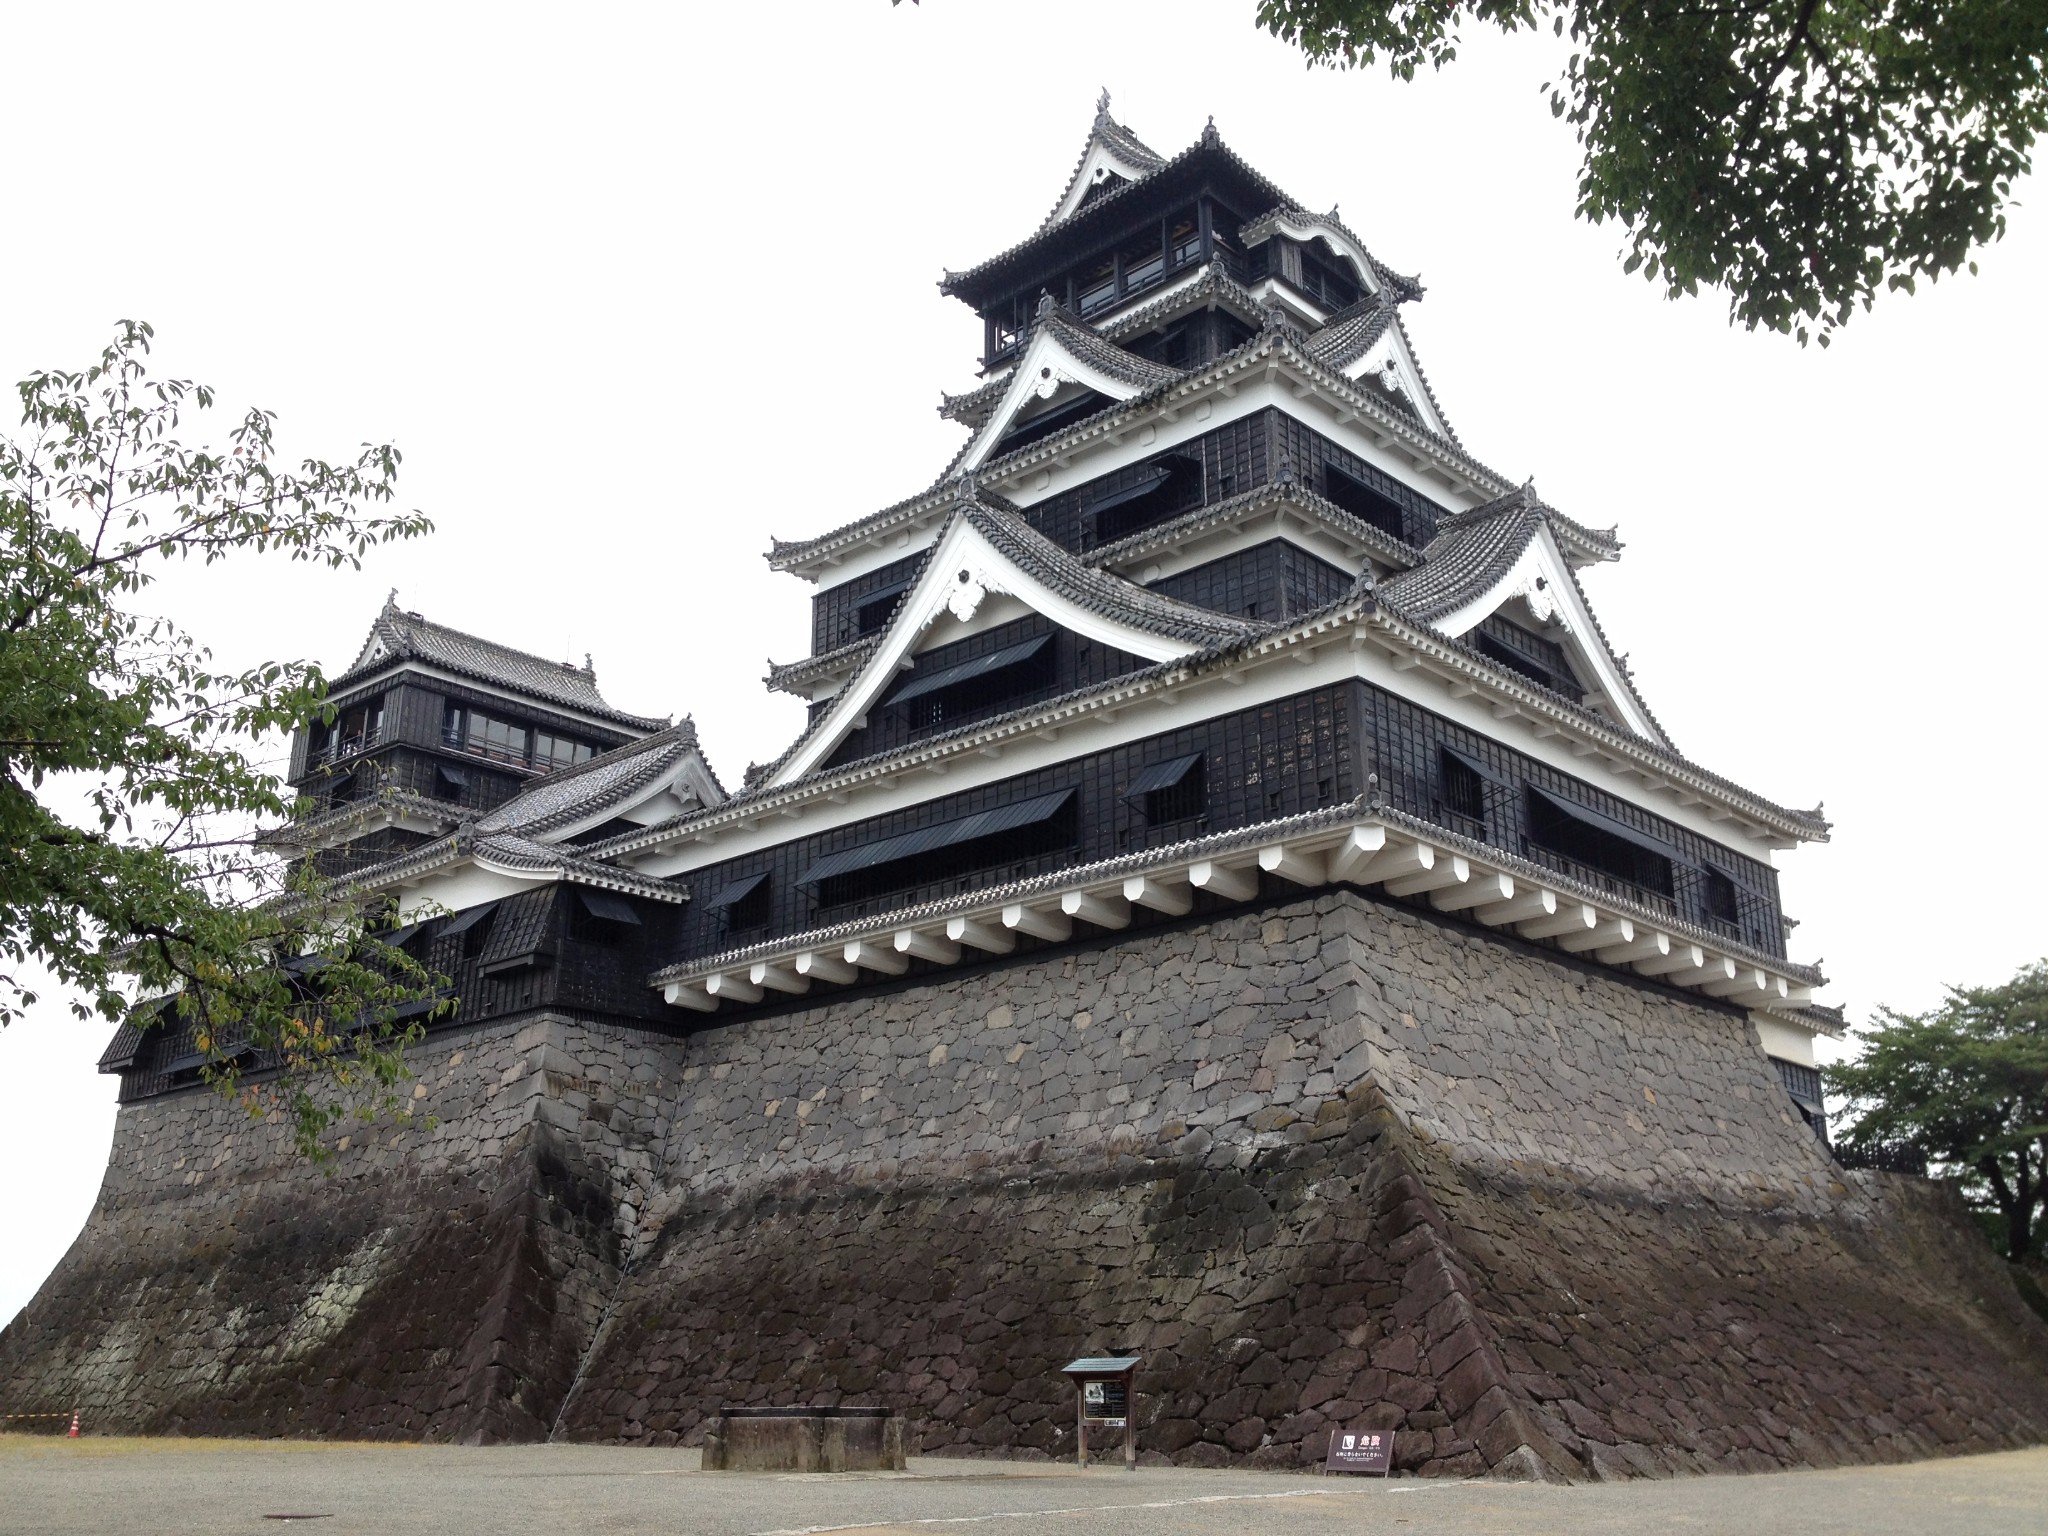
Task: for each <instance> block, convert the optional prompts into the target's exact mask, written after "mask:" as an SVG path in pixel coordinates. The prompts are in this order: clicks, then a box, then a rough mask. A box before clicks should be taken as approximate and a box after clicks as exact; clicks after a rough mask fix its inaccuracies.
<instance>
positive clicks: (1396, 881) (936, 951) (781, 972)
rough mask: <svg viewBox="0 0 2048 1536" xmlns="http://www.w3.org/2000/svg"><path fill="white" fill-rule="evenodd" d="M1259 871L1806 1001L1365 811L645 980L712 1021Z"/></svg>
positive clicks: (1785, 987) (1779, 999)
mask: <svg viewBox="0 0 2048 1536" xmlns="http://www.w3.org/2000/svg"><path fill="white" fill-rule="evenodd" d="M1261 873H1264V874H1269V875H1275V876H1278V877H1279V878H1280V879H1283V880H1286V881H1289V882H1290V883H1292V884H1294V885H1298V886H1302V887H1305V888H1310V889H1313V888H1316V887H1321V886H1327V885H1336V884H1349V885H1357V886H1379V887H1382V888H1383V889H1384V890H1385V891H1386V892H1387V893H1388V894H1390V895H1394V896H1402V897H1414V896H1425V897H1427V899H1428V900H1429V902H1430V904H1431V905H1432V906H1434V907H1435V908H1436V909H1437V910H1438V911H1440V912H1447V913H1460V914H1465V915H1468V916H1470V917H1472V918H1474V919H1476V920H1477V921H1478V922H1480V923H1483V924H1485V925H1486V926H1488V927H1491V928H1500V929H1503V930H1507V931H1512V932H1514V933H1517V934H1520V935H1521V936H1522V937H1523V938H1526V939H1550V940H1554V941H1555V942H1556V943H1557V946H1558V947H1559V948H1560V949H1562V950H1565V951H1566V952H1567V953H1570V954H1574V955H1578V956H1580V957H1582V958H1584V959H1588V960H1592V961H1596V962H1598V963H1600V964H1602V965H1606V966H1610V967H1612V968H1614V969H1617V970H1627V971H1632V972H1634V973H1635V974H1637V975H1641V976H1650V977H1655V978H1657V979H1658V980H1660V981H1663V982H1665V983H1667V984H1669V985H1672V986H1676V987H1681V988H1685V989H1688V990H1691V991H1695V992H1699V993H1701V994H1703V995H1704V996H1707V997H1711V998H1717V999H1720V1000H1722V1001H1726V1002H1731V1003H1734V1004H1737V1005H1738V1006H1741V1007H1745V1008H1753V1009H1769V1010H1771V1011H1772V1012H1773V1013H1774V1014H1776V1015H1778V1016H1779V1017H1781V1018H1782V1017H1784V1016H1786V1015H1789V1014H1792V1012H1793V1011H1794V1010H1796V1009H1798V1008H1800V1007H1802V1006H1804V1005H1805V1004H1806V1003H1808V1002H1810V1001H1811V1000H1812V987H1811V985H1810V984H1809V980H1808V978H1807V977H1806V976H1804V975H1801V974H1798V973H1796V972H1795V971H1793V970H1791V969H1789V968H1788V969H1783V970H1781V969H1779V968H1778V966H1776V965H1773V964H1770V963H1768V962H1765V961H1761V960H1759V959H1758V958H1757V957H1755V956H1753V955H1738V954H1735V953H1724V952H1721V951H1719V950H1717V949H1715V948H1714V947H1713V946H1712V945H1711V944H1709V943H1707V942H1704V941H1700V940H1696V939H1693V938H1689V937H1686V936H1685V935H1684V934H1683V933H1682V932H1679V931H1676V928H1677V925H1671V924H1660V923H1659V922H1658V921H1657V920H1655V919H1654V918H1647V917H1645V916H1644V915H1642V914H1640V913H1636V912H1626V911H1622V910H1620V909H1618V908H1617V907H1615V906H1613V905H1610V904H1608V903H1605V902H1603V901H1602V899H1601V898H1600V896H1599V895H1598V894H1597V893H1589V892H1586V891H1584V890H1581V889H1579V888H1578V887H1576V886H1575V885H1574V884H1573V883H1572V882H1569V881H1564V880H1547V879H1545V880H1539V879H1534V878H1532V877H1530V876H1529V875H1528V874H1527V873H1526V872H1517V873H1510V872H1509V871H1508V870H1506V869H1504V868H1500V867H1498V866H1495V865H1491V864H1489V863H1488V862H1487V860H1486V859H1485V858H1483V857H1481V856H1477V855H1474V854H1472V853H1469V852H1466V853H1461V852H1455V851H1452V850H1451V849H1449V848H1448V847H1446V846H1443V845H1442V844H1441V843H1439V842H1437V841H1433V840H1431V839H1430V838H1429V837H1427V836H1426V835H1422V834H1418V833H1416V832H1413V831H1410V830H1408V829H1406V828H1403V827H1399V826H1395V825H1392V824H1390V823H1388V822H1386V821H1383V820H1380V819H1378V818H1377V817H1373V816H1366V817H1362V818H1360V819H1359V820H1357V821H1356V822H1354V823H1352V824H1349V825H1339V826H1337V827H1334V828H1333V827H1330V826H1328V825H1324V826H1319V827H1315V828H1313V829H1310V830H1307V831H1304V832H1301V833H1299V834H1296V835H1292V836H1283V837H1278V838H1276V839H1275V840H1274V841H1272V842H1270V843H1266V844H1264V845H1259V844H1257V843H1252V844H1249V845H1246V846H1240V847H1236V848H1234V849H1232V850H1231V851H1230V852H1228V853H1221V854H1217V855H1215V856H1213V857H1200V858H1187V857H1185V856H1183V857H1182V858H1180V859H1170V860H1167V861H1164V862H1162V863H1160V864H1159V865H1158V866H1156V867H1154V868H1151V869H1146V870H1144V871H1142V872H1140V873H1124V874H1118V875H1114V876H1110V877H1107V878H1105V877H1104V876H1103V875H1102V874H1101V873H1099V872H1096V873H1093V874H1091V872H1090V871H1087V870H1085V869H1084V870H1077V871H1075V876H1076V878H1075V880H1074V882H1073V883H1072V884H1071V885H1068V886H1065V887H1061V886H1059V885H1057V884H1051V885H1045V884H1039V883H1034V884H1033V887H1032V889H1031V890H1030V892H1029V894H1028V895H1018V896H1016V897H1015V898H1014V899H1009V900H1005V899H1002V898H1003V894H1004V893H1002V892H1001V891H999V890H998V891H993V892H978V893H974V894H973V895H972V896H969V897H967V898H966V899H964V900H963V901H962V902H961V904H960V906H959V909H958V910H957V911H956V912H954V913H951V914H945V913H939V912H934V911H933V910H932V909H931V908H929V907H927V908H924V909H920V911H919V915H918V917H917V918H916V920H915V921H913V922H910V923H907V924H902V923H899V924H894V925H892V924H890V923H888V922H886V921H883V922H877V923H876V924H874V925H873V926H872V927H871V928H868V929H865V930H851V929H840V930H837V931H836V932H831V933H830V934H829V935H828V934H820V933H813V934H810V935H802V934H799V935H793V936H792V937H791V938H790V939H789V940H788V941H787V942H786V944H785V945H783V946H780V947H775V948H770V949H765V950H760V951H756V952H755V954H754V955H752V956H734V957H732V958H731V959H729V960H726V961H724V962H723V963H720V964H714V965H711V966H707V967H705V968H703V969H701V970H685V971H682V972H681V973H680V974H670V975H667V976H664V977H663V978H662V979H661V980H660V982H659V983H658V985H660V986H661V990H662V997H663V998H664V999H665V1000H666V1001H667V1002H668V1003H670V1004H672V1005H673V1006H675V1007H678V1008H685V1009H689V1010H691V1011H693V1012H697V1013H715V1012H718V1011H719V1010H720V1009H721V1007H723V1006H724V1005H726V1004H728V1003H730V1004H739V1005H747V1004H753V1003H759V1002H761V1001H762V1000H763V999H764V998H766V997H767V996H768V995H769V994H770V993H778V994H782V995H785V996H801V995H803V994H805V993H808V992H810V991H811V989H812V988H813V987H814V986H815V985H818V984H820V983H825V984H829V985H833V986H845V985H849V984H851V983H854V982H857V981H861V980H873V979H874V978H875V977H880V976H901V975H902V974H903V973H904V972H905V971H907V970H908V969H909V968H910V962H911V961H912V960H913V959H917V960H926V961H929V962H931V963H932V964H934V965H941V966H946V965H957V964H959V963H961V962H962V961H963V960H968V959H978V958H980V957H982V956H986V955H1004V954H1008V953H1009V952H1010V951H1011V950H1013V949H1015V948H1016V945H1017V936H1018V935H1019V934H1029V935H1030V936H1032V937H1033V938H1037V939H1043V940H1047V941H1049V942H1054V943H1057V942H1060V941H1062V940H1065V939H1068V938H1070V937H1072V935H1073V932H1074V924H1075V923H1076V922H1077V921H1078V922H1083V923H1088V924H1092V925H1093V926H1094V927H1096V928H1098V929H1103V930H1106V931H1114V930H1117V929H1121V928H1126V927H1128V926H1129V925H1130V922H1131V918H1132V912H1133V909H1134V908H1138V907H1148V908H1150V909H1152V910H1153V911H1156V912H1162V913H1165V914H1167V915H1169V916H1174V917H1180V916H1184V915H1186V914H1187V913H1188V912H1189V911H1191V910H1192V908H1193V906H1194V893H1195V892H1196V891H1208V892H1211V893H1212V894H1214V895H1216V896H1220V897H1222V898H1223V899H1225V900H1227V901H1233V902H1248V901H1251V900H1253V899H1254V898H1256V897H1257V895H1258V892H1259V876H1260V875H1261Z"/></svg>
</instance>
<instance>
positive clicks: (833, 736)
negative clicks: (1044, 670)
mask: <svg viewBox="0 0 2048 1536" xmlns="http://www.w3.org/2000/svg"><path fill="white" fill-rule="evenodd" d="M992 597H996V598H1009V599H1014V600H1015V602H1016V603H1017V604H1020V605H1021V606H1022V608H1023V609H1024V610H1026V611H1028V612H1032V613H1039V614H1043V615H1044V616H1045V617H1046V618H1048V619H1050V620H1051V621H1052V622H1053V623H1054V624H1056V625H1058V626H1059V627H1060V628H1062V629H1068V630H1072V631H1073V632H1074V633H1076V634H1078V635H1082V636H1084V637H1086V638H1087V639H1090V640H1093V641H1096V642H1098V643H1099V644H1102V645H1108V646H1113V647H1115V648H1117V649H1118V650H1123V651H1128V652H1130V653H1131V654H1132V655H1135V656H1142V657H1144V658H1145V659H1146V660H1147V661H1152V662H1160V661H1174V660H1177V659H1179V658H1181V657H1183V656H1191V655H1193V654H1195V652H1196V651H1197V650H1199V649H1200V648H1201V647H1200V644H1199V643H1198V642H1196V641H1194V640H1188V639H1181V638H1176V637H1173V636H1169V635H1163V634H1159V633H1156V632H1154V631H1152V630H1148V629H1141V628H1138V627H1137V626H1135V625H1132V624H1128V623H1124V622H1122V621H1120V620H1118V619H1116V618H1114V617H1111V616H1110V615H1107V614H1104V613H1101V612H1099V611H1098V610H1097V609H1095V608H1093V607H1091V606H1089V605H1088V604H1085V603H1082V602H1078V601H1076V600H1075V599H1074V598H1073V597H1071V596H1069V595H1068V594H1067V593H1064V592H1061V591H1059V590H1057V589H1056V588H1054V587H1052V586H1049V585H1047V584H1046V583H1045V582H1044V581H1042V580H1041V579H1039V578H1038V577H1037V576H1035V575H1033V574H1032V573H1031V572H1029V571H1027V570H1025V569H1023V568H1022V567H1020V566H1019V565H1018V564H1017V563H1016V562H1015V561H1014V560H1012V559H1010V557H1009V556H1008V555H1006V554H1004V553H1003V552H1002V551H1001V550H1000V549H998V548H996V546H995V545H994V544H992V543H990V542H989V540H988V539H987V537H985V536H984V535H983V534H982V532H981V530H980V529H978V528H976V527H975V526H974V524H973V522H972V520H970V519H969V518H967V517H965V516H962V515H957V514H956V515H955V517H954V518H953V520H952V522H950V523H949V524H948V525H947V527H946V529H945V531H944V532H943V533H942V534H941V535H940V536H939V541H938V543H937V545H936V546H934V548H933V550H932V554H931V558H930V559H929V560H927V561H926V562H925V566H924V570H923V571H922V572H921V573H920V574H919V576H918V578H917V582H916V585H914V586H913V587H912V588H911V589H910V591H909V593H908V594H906V595H905V597H904V599H903V601H902V603H901V604H900V605H899V606H898V607H897V609H896V617H895V618H894V619H893V620H891V621H890V624H889V627H888V629H886V630H885V631H883V634H882V641H881V644H880V645H878V646H877V647H876V648H875V650H874V652H873V653H872V654H871V655H870V656H869V657H868V659H867V661H866V663H865V664H864V665H863V666H862V667H861V669H860V671H859V672H857V673H855V674H854V676H853V677H852V678H851V679H849V680H848V682H847V685H846V686H845V687H844V688H843V689H841V690H840V691H839V693H838V694H836V695H835V696H834V697H833V700H832V703H831V706H830V707H829V708H828V709H827V710H826V713H825V717H824V718H823V719H822V720H820V721H819V722H818V725H817V728H816V729H815V730H814V731H813V732H812V733H811V735H810V736H809V737H808V738H807V739H806V740H805V741H803V742H802V743H801V744H800V745H799V746H798V748H797V750H796V751H795V752H793V753H791V755H790V757H789V758H788V760H787V761H786V762H784V763H783V765H782V766H781V768H779V769H778V770H777V771H776V773H775V776H774V778H773V779H772V780H770V781H769V787H771V788H780V787H781V786H783V785H785V784H788V783H791V782H792V781H794V780H796V779H800V778H802V777H803V776H804V775H805V774H807V773H810V772H812V771H813V770H814V769H816V768H817V767H818V766H819V765H820V764H821V763H823V762H824V761H825V760H826V759H827V758H828V757H830V756H831V755H832V753H833V752H834V751H835V750H837V748H838V746H839V744H840V743H841V742H842V741H844V740H845V739H846V738H847V736H848V735H849V734H851V733H852V732H853V731H855V730H857V729H859V727H860V725H861V722H862V721H864V720H865V719H866V718H867V714H868V711H869V710H870V709H872V708H873V707H874V706H875V705H876V704H877V703H878V702H879V701H880V700H881V697H882V695H883V694H884V693H885V692H887V690H888V688H889V685H890V684H891V683H892V682H894V681H895V679H896V677H897V676H898V674H900V673H901V672H902V671H903V670H904V669H905V668H906V667H907V666H909V665H910V664H911V662H912V659H913V658H914V657H915V656H916V655H917V653H918V651H919V650H920V649H922V648H925V646H926V639H925V637H926V635H927V633H928V632H930V631H931V630H933V629H934V628H936V627H937V626H939V625H941V624H942V623H943V624H946V625H947V626H948V627H954V626H957V629H956V630H955V632H956V633H966V632H971V627H974V626H975V620H976V618H977V617H978V616H979V615H980V614H981V612H982V610H983V608H984V607H985V606H986V605H987V604H988V603H989V602H990V600H991V598H992ZM1010 606H1011V605H1010V604H1008V603H1005V604H1004V607H1005V609H1008V608H1010Z"/></svg>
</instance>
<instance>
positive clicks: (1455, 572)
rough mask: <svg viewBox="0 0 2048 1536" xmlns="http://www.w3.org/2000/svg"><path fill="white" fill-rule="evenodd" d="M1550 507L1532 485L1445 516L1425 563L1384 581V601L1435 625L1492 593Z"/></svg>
mask: <svg viewBox="0 0 2048 1536" xmlns="http://www.w3.org/2000/svg"><path fill="white" fill-rule="evenodd" d="M1546 510H1547V509H1546V508H1545V507H1544V505H1543V503H1542V502H1541V501H1539V500H1537V499H1536V494H1535V491H1534V490H1533V489H1532V488H1531V487H1529V486H1526V485H1525V486H1523V487H1522V488H1521V489H1519V490H1514V491H1510V492H1508V494H1507V495H1505V496H1496V497H1495V498H1494V499H1493V500H1492V501H1489V502H1488V503H1487V504H1486V505H1485V506H1483V507H1477V508H1474V509H1473V510H1472V511H1470V512H1461V513H1458V514H1456V515H1455V516H1452V517H1447V518H1444V519H1443V520H1442V521H1441V522H1440V523H1439V524H1438V525H1437V527H1438V532H1437V536H1436V537H1435V538H1433V539H1431V540H1430V541H1429V544H1428V545H1427V546H1426V547H1425V548H1424V549H1423V551H1422V563H1421V564H1419V565H1415V566H1411V567H1410V568H1409V569H1407V570H1405V571H1402V572H1399V573H1398V574H1396V575H1393V576H1389V577H1388V578H1387V579H1386V580H1385V581H1383V582H1381V583H1380V598H1381V600H1382V601H1383V602H1386V603H1388V604H1390V605H1391V606H1393V607H1395V608H1398V609H1400V610H1401V612H1403V613H1405V614H1407V615H1408V616H1409V617H1410V618H1413V619H1419V620H1420V621H1421V622H1423V623H1425V624H1433V623H1435V622H1436V621H1437V620H1438V619H1440V618H1442V617H1443V616H1444V615H1445V614H1447V613H1453V612H1455V611H1456V610H1457V609H1459V608H1462V607H1463V606H1464V605H1465V604H1467V603H1469V602H1471V601H1472V600H1473V599H1475V598H1477V597H1481V596H1483V595H1484V594H1485V593H1487V592H1488V591H1490V590H1491V589H1492V588H1493V586H1494V584H1495V583H1496V582H1498V581H1499V580H1500V579H1501V578H1502V577H1503V576H1505V575H1507V573H1508V572H1509V571H1510V570H1512V569H1513V568H1514V564H1515V562H1516V561H1517V560H1519V559H1521V558H1522V552H1523V551H1524V550H1526V549H1527V548H1528V547H1529V541H1530V540H1531V539H1533V538H1535V537H1536V530H1537V529H1539V528H1541V527H1542V526H1543V522H1544V513H1545V511H1546Z"/></svg>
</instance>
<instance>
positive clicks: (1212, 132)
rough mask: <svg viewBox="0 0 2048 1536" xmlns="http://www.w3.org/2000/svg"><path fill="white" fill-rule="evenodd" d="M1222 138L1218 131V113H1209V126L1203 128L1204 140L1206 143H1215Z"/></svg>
mask: <svg viewBox="0 0 2048 1536" xmlns="http://www.w3.org/2000/svg"><path fill="white" fill-rule="evenodd" d="M1221 138H1222V135H1221V134H1219V133H1217V131H1216V114H1215V113H1214V112H1211V113H1210V114H1209V126H1208V127H1206V128H1204V129H1203V130H1202V142H1203V143H1204V144H1214V143H1216V142H1218V141H1219V140H1220V139H1221Z"/></svg>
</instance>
